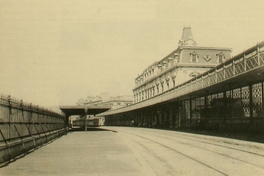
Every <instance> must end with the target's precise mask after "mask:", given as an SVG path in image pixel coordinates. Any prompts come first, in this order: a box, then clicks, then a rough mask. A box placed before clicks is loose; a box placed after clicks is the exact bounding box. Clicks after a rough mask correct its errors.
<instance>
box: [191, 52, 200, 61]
mask: <svg viewBox="0 0 264 176" xmlns="http://www.w3.org/2000/svg"><path fill="white" fill-rule="evenodd" d="M198 58H199V56H198V54H197V53H196V52H195V51H194V52H192V53H190V62H193V63H198Z"/></svg>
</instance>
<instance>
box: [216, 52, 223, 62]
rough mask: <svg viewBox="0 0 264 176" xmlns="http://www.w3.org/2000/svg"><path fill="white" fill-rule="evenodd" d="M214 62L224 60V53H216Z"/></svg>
mask: <svg viewBox="0 0 264 176" xmlns="http://www.w3.org/2000/svg"><path fill="white" fill-rule="evenodd" d="M216 62H217V63H223V62H225V55H224V54H223V53H222V52H220V53H219V54H216Z"/></svg>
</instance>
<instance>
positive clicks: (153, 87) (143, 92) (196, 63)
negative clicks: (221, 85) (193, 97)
mask: <svg viewBox="0 0 264 176" xmlns="http://www.w3.org/2000/svg"><path fill="white" fill-rule="evenodd" d="M231 52H232V49H231V48H219V47H217V48H216V47H201V46H197V43H196V41H195V40H194V38H193V35H192V31H191V27H189V26H186V27H184V28H183V33H182V38H181V40H180V41H179V43H178V48H177V49H175V50H174V51H172V52H171V53H170V54H168V55H167V56H166V57H164V58H163V59H161V60H160V61H158V62H154V63H153V64H152V65H150V66H148V67H147V68H146V69H145V70H144V71H143V73H142V74H140V75H139V76H138V77H136V79H135V88H134V89H133V94H134V103H138V102H141V101H144V100H147V99H149V98H152V97H154V96H156V95H159V94H162V93H163V92H165V91H167V90H170V89H173V88H174V87H176V86H177V85H180V84H181V83H183V82H186V81H188V80H190V79H191V78H193V77H196V76H197V75H199V74H201V73H204V72H206V71H208V70H209V69H211V68H214V67H215V66H216V65H218V64H220V63H223V62H225V61H226V60H228V59H230V58H231Z"/></svg>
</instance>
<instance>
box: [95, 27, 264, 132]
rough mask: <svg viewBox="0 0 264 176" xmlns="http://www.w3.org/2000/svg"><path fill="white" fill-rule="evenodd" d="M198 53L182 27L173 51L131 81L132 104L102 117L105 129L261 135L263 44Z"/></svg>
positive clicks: (204, 49) (187, 29)
mask: <svg viewBox="0 0 264 176" xmlns="http://www.w3.org/2000/svg"><path fill="white" fill-rule="evenodd" d="M231 52H232V49H230V48H216V47H200V46H198V45H197V43H196V41H195V40H194V38H193V35H192V32H191V28H190V27H184V28H183V34H182V38H181V40H180V41H179V45H178V48H177V49H175V50H174V51H173V52H171V53H170V54H168V55H167V56H166V57H164V58H163V59H161V60H160V61H158V62H155V63H154V64H152V65H150V66H149V67H148V68H146V69H145V70H144V71H143V73H142V74H141V75H139V76H138V77H136V79H135V88H134V89H133V94H134V104H133V105H131V106H128V107H124V108H120V109H116V110H112V111H107V112H104V113H102V114H100V115H102V116H105V125H115V126H116V125H121V126H138V127H150V128H165V129H183V128H195V129H196V128H200V129H206V130H208V129H209V130H236V131H257V132H262V133H263V132H264V130H263V126H264V103H263V101H264V96H263V95H264V42H260V43H258V44H256V45H255V46H252V47H251V48H249V49H247V50H245V51H243V52H241V53H240V54H238V55H236V56H234V57H231Z"/></svg>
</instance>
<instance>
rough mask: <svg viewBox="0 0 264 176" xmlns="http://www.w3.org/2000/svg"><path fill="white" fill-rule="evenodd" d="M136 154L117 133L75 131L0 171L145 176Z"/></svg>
mask: <svg viewBox="0 0 264 176" xmlns="http://www.w3.org/2000/svg"><path fill="white" fill-rule="evenodd" d="M140 170H141V169H140V165H139V164H138V163H137V161H136V158H135V156H134V154H133V152H132V151H131V150H130V149H129V148H128V147H127V146H126V145H125V143H124V142H122V140H120V139H119V138H118V137H117V135H116V134H115V131H110V130H106V129H101V128H94V129H93V128H90V129H88V132H84V131H75V132H70V133H68V134H67V135H64V136H62V137H61V138H59V139H57V140H55V141H53V142H52V143H49V144H47V145H45V146H43V147H41V148H39V149H38V150H35V151H34V152H32V153H30V154H28V155H26V156H25V157H23V158H20V159H18V160H16V161H15V162H12V163H10V164H8V165H7V166H5V167H2V168H0V175H2V176H14V175H19V176H22V175H25V176H31V175H32V176H44V175H45V176H49V175H52V176H55V175H56V176H57V175H58V176H60V175H72V176H73V175H74V176H83V175H85V176H87V175H104V176H105V175H106V176H107V175H115V176H116V175H131V176H132V175H133V176H134V175H137V176H140V175H143V174H142V173H141V172H140Z"/></svg>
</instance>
